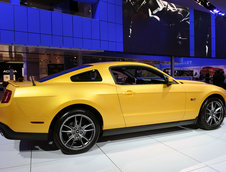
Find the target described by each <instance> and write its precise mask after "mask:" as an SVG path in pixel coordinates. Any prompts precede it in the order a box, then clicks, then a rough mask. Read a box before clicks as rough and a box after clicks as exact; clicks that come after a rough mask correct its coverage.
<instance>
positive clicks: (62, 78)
mask: <svg viewBox="0 0 226 172" xmlns="http://www.w3.org/2000/svg"><path fill="white" fill-rule="evenodd" d="M225 102H226V91H225V90H224V89H222V88H220V87H217V86H214V85H210V84H205V83H202V82H195V81H185V80H184V81H182V80H176V79H174V78H172V77H171V76H169V75H167V74H165V73H163V72H162V71H160V70H158V69H157V68H154V67H152V66H150V65H147V64H142V63H136V62H108V63H96V64H88V65H84V66H79V67H76V68H72V69H69V70H66V71H64V72H61V73H58V74H54V75H51V76H48V77H46V78H43V79H41V80H39V81H34V80H32V82H13V81H9V84H8V86H7V88H6V90H5V93H4V95H3V98H2V101H1V103H0V131H1V133H2V134H3V135H4V136H5V137H6V138H8V139H20V140H23V139H50V140H53V141H54V143H55V144H56V145H57V146H58V147H59V148H60V149H61V150H62V152H63V153H65V154H76V153H82V152H85V151H88V150H89V149H90V148H91V147H92V146H93V145H94V144H95V143H96V141H97V140H98V138H99V137H100V136H101V135H110V134H116V133H128V132H134V131H136V132H137V131H143V130H150V129H157V128H163V127H171V126H178V125H195V126H197V127H200V128H202V129H205V130H211V129H216V128H218V127H219V126H220V125H221V124H222V121H223V119H224V115H225Z"/></svg>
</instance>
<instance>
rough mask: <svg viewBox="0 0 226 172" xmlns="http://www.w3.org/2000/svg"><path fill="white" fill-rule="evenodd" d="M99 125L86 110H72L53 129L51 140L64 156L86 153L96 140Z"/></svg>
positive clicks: (98, 133)
mask: <svg viewBox="0 0 226 172" xmlns="http://www.w3.org/2000/svg"><path fill="white" fill-rule="evenodd" d="M99 135H100V124H99V123H98V120H97V119H96V117H95V116H94V114H93V113H91V112H90V111H88V110H84V109H74V110H70V111H68V112H66V113H65V114H64V115H63V116H61V117H60V118H59V119H58V121H57V122H56V125H55V127H54V132H53V140H54V143H55V144H56V145H57V147H58V148H60V149H61V151H62V152H63V153H64V154H79V153H83V152H87V151H88V150H89V149H90V148H91V147H92V146H93V145H94V144H95V143H96V142H97V140H98V138H99Z"/></svg>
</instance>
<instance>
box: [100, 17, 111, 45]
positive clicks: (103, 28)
mask: <svg viewBox="0 0 226 172" xmlns="http://www.w3.org/2000/svg"><path fill="white" fill-rule="evenodd" d="M108 34H109V33H108V23H107V22H102V21H101V22H100V38H101V40H106V41H107V40H108Z"/></svg>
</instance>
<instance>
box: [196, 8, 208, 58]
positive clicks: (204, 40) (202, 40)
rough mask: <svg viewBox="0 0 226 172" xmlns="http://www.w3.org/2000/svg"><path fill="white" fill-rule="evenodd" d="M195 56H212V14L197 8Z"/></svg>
mask: <svg viewBox="0 0 226 172" xmlns="http://www.w3.org/2000/svg"><path fill="white" fill-rule="evenodd" d="M194 19H195V56H196V57H211V55H212V54H211V15H210V13H206V12H201V11H197V10H195V12H194Z"/></svg>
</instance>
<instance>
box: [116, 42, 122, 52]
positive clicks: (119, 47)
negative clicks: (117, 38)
mask: <svg viewBox="0 0 226 172" xmlns="http://www.w3.org/2000/svg"><path fill="white" fill-rule="evenodd" d="M116 49H117V51H123V43H116Z"/></svg>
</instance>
